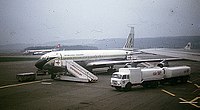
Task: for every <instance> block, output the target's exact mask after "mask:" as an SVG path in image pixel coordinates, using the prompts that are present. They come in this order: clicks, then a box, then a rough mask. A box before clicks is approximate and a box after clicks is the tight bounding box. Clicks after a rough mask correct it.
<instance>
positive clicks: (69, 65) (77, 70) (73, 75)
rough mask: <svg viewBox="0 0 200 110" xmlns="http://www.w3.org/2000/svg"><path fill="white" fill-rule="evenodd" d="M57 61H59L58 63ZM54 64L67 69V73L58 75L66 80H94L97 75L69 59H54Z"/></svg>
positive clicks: (96, 78)
mask: <svg viewBox="0 0 200 110" xmlns="http://www.w3.org/2000/svg"><path fill="white" fill-rule="evenodd" d="M57 62H60V63H59V65H58V63H57ZM55 64H57V65H56V66H62V67H65V68H66V69H67V72H68V73H70V76H69V75H59V77H57V78H59V79H60V80H68V81H77V82H96V81H97V80H98V77H97V76H95V75H94V74H92V73H91V72H89V71H88V70H86V69H85V68H83V67H82V66H80V65H79V64H77V63H76V62H74V61H70V60H60V61H55Z"/></svg>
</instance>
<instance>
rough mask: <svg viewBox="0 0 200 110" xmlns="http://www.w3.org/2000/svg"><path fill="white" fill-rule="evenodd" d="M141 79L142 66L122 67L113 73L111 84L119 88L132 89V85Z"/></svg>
mask: <svg viewBox="0 0 200 110" xmlns="http://www.w3.org/2000/svg"><path fill="white" fill-rule="evenodd" d="M141 81H142V79H141V69H140V68H120V69H119V72H115V73H113V74H112V78H111V86H112V87H115V88H116V89H117V90H119V89H126V90H130V89H131V86H132V85H134V84H138V83H141Z"/></svg>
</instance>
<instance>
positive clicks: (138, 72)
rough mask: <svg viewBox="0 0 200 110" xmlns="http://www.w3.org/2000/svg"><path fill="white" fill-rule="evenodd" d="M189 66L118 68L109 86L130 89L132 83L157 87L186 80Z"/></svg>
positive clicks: (189, 69)
mask: <svg viewBox="0 0 200 110" xmlns="http://www.w3.org/2000/svg"><path fill="white" fill-rule="evenodd" d="M190 71H191V68H190V67H189V66H177V67H163V68H160V67H154V68H120V69H119V72H115V73H113V74H112V77H111V86H112V87H115V88H116V89H117V90H121V89H124V90H130V89H131V87H132V86H133V85H142V86H143V87H157V86H158V84H163V83H165V82H170V83H173V84H174V83H176V82H177V81H179V82H183V83H185V82H187V80H188V79H189V75H190Z"/></svg>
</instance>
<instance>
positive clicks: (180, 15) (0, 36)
mask: <svg viewBox="0 0 200 110" xmlns="http://www.w3.org/2000/svg"><path fill="white" fill-rule="evenodd" d="M133 24H134V25H133ZM129 25H133V26H134V27H135V37H136V38H141V37H162V36H200V0H0V44H10V43H36V44H37V43H42V42H48V41H59V40H65V39H74V38H75V39H103V38H126V37H127V35H128V33H129V31H130V28H129V27H128V26H129Z"/></svg>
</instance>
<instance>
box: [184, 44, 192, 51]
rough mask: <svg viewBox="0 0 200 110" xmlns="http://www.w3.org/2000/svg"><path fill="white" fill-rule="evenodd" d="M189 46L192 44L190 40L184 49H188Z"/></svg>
mask: <svg viewBox="0 0 200 110" xmlns="http://www.w3.org/2000/svg"><path fill="white" fill-rule="evenodd" d="M191 46H192V44H191V42H188V43H187V45H186V46H185V48H184V49H185V50H190V49H191Z"/></svg>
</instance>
